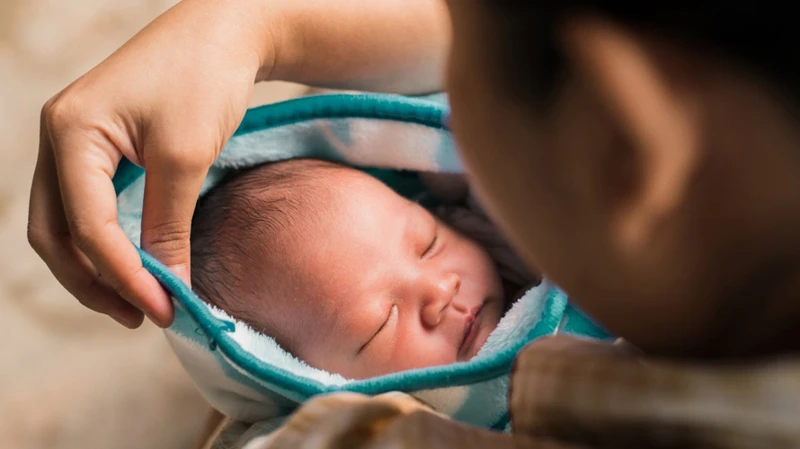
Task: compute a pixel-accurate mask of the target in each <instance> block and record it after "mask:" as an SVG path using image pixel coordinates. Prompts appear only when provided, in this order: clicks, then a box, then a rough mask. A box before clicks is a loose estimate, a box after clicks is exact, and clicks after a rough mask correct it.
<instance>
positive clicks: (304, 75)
mask: <svg viewBox="0 0 800 449" xmlns="http://www.w3.org/2000/svg"><path fill="white" fill-rule="evenodd" d="M197 30H203V32H202V33H198V32H197ZM448 30H449V26H448V22H447V14H446V10H445V6H444V5H443V4H441V3H439V2H431V1H428V0H381V1H375V2H367V3H365V2H361V1H355V0H352V1H349V0H348V1H337V2H329V1H327V0H312V1H303V2H296V1H293V0H241V1H236V2H228V1H223V0H210V1H208V0H185V1H182V2H180V3H179V4H177V5H176V6H175V7H173V8H172V9H171V10H169V11H168V12H166V13H165V14H164V15H162V16H161V17H159V18H158V19H156V20H155V21H154V22H153V23H151V24H150V25H148V26H147V27H146V28H145V29H143V30H142V31H141V32H139V33H138V34H137V35H136V36H135V37H134V38H133V39H131V40H130V41H129V42H128V43H127V44H125V45H124V46H123V47H122V48H120V49H119V50H118V51H116V52H115V53H114V54H113V55H111V56H110V57H109V58H108V59H106V60H105V61H103V62H102V63H101V64H99V65H98V66H97V67H95V68H94V69H92V70H91V71H90V72H89V73H87V74H86V75H84V76H83V77H81V78H80V79H78V80H76V81H75V82H74V83H73V84H71V85H70V86H68V87H67V88H66V89H64V90H63V91H62V92H60V93H58V94H57V95H56V96H54V97H53V98H52V99H51V100H50V101H48V102H47V103H46V104H45V105H44V108H43V110H42V120H41V133H40V147H39V158H38V161H37V165H36V170H35V173H34V179H33V185H32V188H31V202H30V213H29V224H28V239H29V241H30V243H31V246H33V248H34V249H35V250H36V252H37V253H38V254H39V255H40V256H41V257H42V259H43V260H44V261H45V262H46V263H47V265H48V267H49V268H50V270H51V271H52V272H53V274H54V275H55V277H56V278H57V279H58V280H59V282H61V283H62V284H63V285H64V287H65V288H66V289H67V290H69V292H70V293H72V294H73V295H74V296H75V297H76V298H77V299H78V300H79V301H80V302H81V303H82V304H84V305H85V306H86V307H88V308H90V309H92V310H95V311H98V312H101V313H105V314H108V315H110V316H111V317H112V318H114V319H116V320H117V321H119V322H120V323H122V324H123V325H125V326H128V327H131V328H135V327H138V326H139V325H140V324H141V322H142V320H143V316H142V311H143V312H144V313H146V314H147V315H148V316H149V317H150V318H151V319H152V320H153V321H154V322H155V323H156V324H158V325H160V326H167V325H169V324H170V323H171V322H172V319H173V314H172V304H171V302H170V300H169V298H168V296H167V294H166V293H165V292H164V291H163V290H162V288H161V287H160V286H159V284H158V283H157V281H156V280H155V278H153V277H152V276H151V275H150V274H149V273H147V271H146V270H144V269H143V268H142V264H141V261H140V260H139V257H138V256H137V254H136V252H135V251H134V248H133V246H132V245H131V244H130V242H129V241H128V239H127V238H126V237H125V235H124V233H123V232H122V230H121V229H120V228H119V226H118V225H117V220H116V196H115V195H114V190H113V187H112V184H111V178H112V176H113V174H114V172H115V170H116V167H117V164H118V163H119V161H120V159H121V158H122V157H123V156H124V157H126V158H128V159H129V160H131V161H132V162H134V163H135V164H138V165H141V166H143V167H145V169H146V170H147V186H146V189H145V200H144V211H143V217H142V246H143V247H144V248H145V249H146V250H148V251H149V252H150V253H151V254H153V255H154V256H155V257H156V258H158V259H159V260H160V261H162V262H163V263H164V264H166V265H167V266H168V267H170V268H171V269H172V270H173V271H174V272H175V273H176V274H178V275H179V276H181V277H182V278H183V279H184V280H186V281H187V282H189V279H190V276H189V272H190V266H189V259H190V249H189V234H190V229H191V217H192V214H193V211H194V206H195V201H196V199H197V197H198V194H199V191H200V187H201V185H202V182H203V179H204V178H205V175H206V173H207V171H208V168H209V167H210V166H211V164H212V163H213V162H214V160H215V159H216V157H217V156H218V155H219V153H220V151H221V149H222V147H223V146H224V144H225V142H226V141H227V140H228V139H229V138H230V136H231V135H232V134H233V132H234V130H235V129H236V127H237V126H238V124H239V122H240V121H241V119H242V117H243V115H244V112H245V110H246V107H247V102H248V99H249V95H250V91H251V89H252V86H253V83H254V82H255V81H261V80H267V79H286V80H294V81H297V82H304V83H309V84H316V85H324V86H329V87H343V88H351V89H367V90H388V91H394V92H400V93H422V92H428V91H432V90H436V89H437V88H439V87H440V86H441V81H442V80H441V77H442V72H443V69H442V68H443V65H444V60H445V50H446V46H447V40H448V37H449V36H448ZM354 50H355V51H354ZM200 93H201V94H200Z"/></svg>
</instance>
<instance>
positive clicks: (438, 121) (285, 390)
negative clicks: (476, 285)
mask: <svg viewBox="0 0 800 449" xmlns="http://www.w3.org/2000/svg"><path fill="white" fill-rule="evenodd" d="M447 114H448V108H447V106H446V98H445V97H444V96H443V95H434V96H428V97H422V98H409V97H403V96H395V95H379V94H341V95H321V96H314V97H305V98H301V99H297V100H291V101H287V102H283V103H278V104H274V105H268V106H262V107H260V108H255V109H252V110H250V111H248V112H247V114H246V115H245V117H244V119H243V121H242V124H241V126H240V127H239V129H238V131H237V132H236V133H235V134H234V136H233V137H232V138H231V140H230V141H229V142H228V144H227V146H226V147H225V149H224V150H223V152H222V153H221V155H220V157H219V158H218V160H217V161H216V163H215V164H214V166H213V167H212V169H211V171H210V172H209V174H208V177H207V179H206V182H205V184H204V186H203V191H202V194H205V193H206V192H208V190H209V189H211V188H213V187H214V185H215V184H216V183H217V182H219V181H220V180H221V179H222V178H223V177H224V176H225V174H226V173H229V172H230V171H231V170H234V169H240V168H245V167H249V166H253V165H256V164H261V163H264V162H269V161H280V160H287V159H292V158H298V157H313V158H319V159H326V160H331V161H335V162H340V163H344V164H348V165H350V166H353V167H375V168H386V169H397V170H412V171H419V172H441V173H460V172H462V165H461V162H460V160H459V158H458V156H457V152H456V148H455V145H454V142H453V140H452V137H451V135H450V132H449V130H448V128H447V126H446V117H447ZM114 183H115V187H116V189H117V194H118V213H119V221H120V224H121V225H122V227H123V229H124V230H125V232H126V233H127V235H128V236H129V237H130V238H131V240H132V241H133V242H134V243H135V244H136V245H137V248H138V244H139V241H140V234H141V228H140V222H141V213H142V200H143V195H144V173H143V171H142V170H141V169H140V168H139V167H136V166H134V165H132V164H130V163H128V162H127V161H123V163H122V164H120V167H119V169H118V171H117V175H116V176H115V179H114ZM139 251H140V255H141V257H142V260H143V263H144V266H145V268H147V269H148V270H149V271H150V272H152V273H153V274H154V275H155V276H156V277H157V278H158V279H159V280H160V281H161V282H162V284H163V285H164V286H165V287H166V288H167V289H168V290H169V292H170V293H171V295H172V296H173V298H174V303H175V322H174V323H173V324H172V326H171V327H169V328H168V329H167V330H166V335H167V338H168V340H169V342H170V344H171V345H172V347H173V348H174V350H175V353H176V354H177V355H178V358H179V359H180V361H181V362H182V364H183V365H184V367H185V368H186V370H187V371H188V372H189V374H190V375H191V377H192V378H193V379H194V381H195V383H196V384H197V386H198V388H199V389H200V391H201V392H202V393H203V395H204V396H205V397H206V399H207V400H208V401H209V402H210V403H211V404H212V405H213V406H214V407H215V408H217V409H218V410H220V411H221V412H223V413H224V414H226V415H228V416H230V417H232V418H234V419H238V420H245V421H249V422H254V421H263V420H270V419H273V418H280V417H283V416H287V415H288V414H289V413H291V412H292V411H293V410H294V409H295V408H296V407H297V406H298V405H299V404H301V403H303V402H304V401H305V400H306V399H308V398H309V397H311V396H313V395H317V394H322V393H328V392H334V391H352V392H358V393H364V394H379V393H383V392H387V391H403V392H407V393H411V394H413V395H414V396H416V397H417V398H419V399H420V400H422V401H424V402H425V403H427V404H429V405H431V406H432V407H434V408H435V409H436V410H438V411H440V412H442V413H445V414H447V415H450V416H452V417H453V418H454V419H457V420H460V421H464V422H466V423H470V424H474V425H478V426H484V427H491V428H496V429H504V428H506V426H507V423H508V411H507V405H506V404H507V399H506V396H507V390H508V380H509V379H508V375H509V372H510V370H511V365H512V362H513V360H514V356H515V355H516V353H517V352H518V351H519V350H520V349H521V348H522V347H523V346H524V345H525V344H526V343H528V342H530V341H531V340H533V339H535V338H538V337H541V336H546V335H552V334H556V333H571V334H577V335H583V336H587V337H594V338H608V335H607V334H606V333H605V332H604V331H603V330H602V329H600V328H598V327H597V326H595V325H594V324H593V323H592V322H591V321H590V320H588V319H586V318H585V317H584V316H583V315H582V314H581V313H579V312H578V311H577V310H576V309H574V308H573V307H572V306H571V305H570V304H569V301H568V300H567V297H566V296H565V294H564V293H563V292H561V291H560V290H559V289H558V288H557V287H555V286H554V285H552V284H550V283H549V282H547V281H544V282H542V283H541V284H540V285H539V286H537V287H535V288H533V289H531V290H530V291H528V292H527V293H526V294H525V295H524V296H523V297H522V298H521V299H519V300H518V301H517V302H516V303H515V304H514V305H513V306H512V308H511V310H510V311H509V312H508V313H507V314H506V315H505V316H504V317H503V318H502V320H501V322H500V324H499V325H498V327H497V328H496V329H495V330H494V331H493V333H492V334H491V336H490V337H489V339H488V341H487V342H486V344H485V345H484V346H483V348H482V349H481V350H480V352H479V353H478V355H477V356H476V357H474V358H473V359H472V360H470V361H468V362H463V363H456V364H453V365H447V366H436V367H428V368H423V369H417V370H412V371H405V372H400V373H394V374H389V375H386V376H381V377H377V378H371V379H365V380H348V379H345V378H343V377H341V376H339V375H336V374H332V373H328V372H325V371H322V370H319V369H316V368H313V367H310V366H309V365H307V364H305V363H304V362H302V361H301V360H298V359H296V358H295V357H293V356H292V355H290V354H289V353H287V352H286V351H284V350H283V349H282V348H281V347H280V346H279V345H278V344H277V343H276V342H275V340H273V339H272V338H270V337H268V336H266V335H263V334H261V333H258V332H256V331H254V330H252V329H250V328H249V327H248V326H246V325H245V324H243V323H241V322H238V321H237V320H236V319H234V318H232V317H230V316H229V315H228V314H226V313H225V312H223V311H221V310H219V309H217V308H215V307H213V306H211V305H209V304H207V303H205V302H203V301H202V300H201V299H199V298H198V297H197V296H196V295H195V294H194V293H193V292H192V291H191V290H190V289H189V288H188V286H186V285H185V284H184V283H183V282H182V281H181V280H180V279H178V278H177V277H176V276H174V275H173V274H172V273H171V272H169V271H168V270H167V269H166V268H165V267H164V266H163V265H161V264H160V263H159V262H158V261H156V260H155V259H153V258H152V257H151V256H149V255H148V254H147V253H145V252H144V251H141V250H139ZM266 275H267V276H268V275H269V274H268V273H267V274H266Z"/></svg>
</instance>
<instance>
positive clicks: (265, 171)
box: [192, 159, 519, 379]
mask: <svg viewBox="0 0 800 449" xmlns="http://www.w3.org/2000/svg"><path fill="white" fill-rule="evenodd" d="M192 284H193V287H194V289H195V291H196V292H197V293H198V295H199V296H200V297H201V298H203V299H204V300H205V301H207V302H209V303H211V304H214V305H216V306H217V307H219V308H221V309H223V310H225V311H226V312H227V313H229V314H230V315H231V316H233V317H235V318H237V319H239V320H241V321H243V322H245V323H247V324H248V325H250V326H251V327H253V328H254V329H255V330H257V331H260V332H263V333H265V334H267V335H269V336H271V337H273V338H274V339H275V340H276V341H277V342H278V344H279V345H281V347H283V348H284V349H286V350H287V351H289V352H290V353H292V354H293V355H295V356H296V357H298V358H300V359H302V360H304V361H305V362H306V363H308V364H310V365H311V366H314V367H317V368H321V369H324V370H326V371H329V372H335V373H339V374H341V375H343V376H345V377H347V378H353V379H358V378H367V377H372V376H377V375H382V374H387V373H391V372H396V371H402V370H407V369H412V368H420V367H426V366H433V365H443V364H449V363H453V362H457V361H466V360H469V359H470V358H472V357H473V356H474V355H475V354H476V353H477V352H478V350H479V349H480V348H481V346H482V345H483V344H484V342H485V341H486V339H487V338H488V336H489V334H490V333H491V332H492V330H493V329H494V328H495V327H496V326H497V324H498V322H499V320H500V318H501V316H502V314H503V312H504V310H505V308H506V304H507V299H506V295H505V292H504V283H503V280H501V276H500V274H499V271H498V268H497V266H496V264H495V261H493V259H492V258H491V257H490V255H489V254H488V253H487V250H486V249H484V247H482V246H481V245H479V244H478V243H477V242H476V241H474V240H473V239H470V238H467V237H465V236H464V235H463V234H462V233H460V232H457V231H456V230H454V229H453V228H452V227H451V226H449V225H447V224H445V223H444V222H443V221H442V220H440V219H438V218H437V217H435V216H434V215H433V214H431V213H430V212H429V211H428V210H426V209H425V208H423V207H422V206H420V205H419V204H417V203H415V202H412V201H409V200H407V199H405V198H403V197H402V196H400V195H399V194H397V193H395V192H394V191H393V190H391V189H390V188H389V187H387V186H386V185H385V184H383V183H382V182H380V181H379V180H377V179H376V178H374V177H372V176H370V175H368V174H366V173H364V172H361V171H359V170H356V169H352V168H349V167H343V166H340V165H336V164H333V163H329V162H322V161H317V160H307V159H306V160H293V161H287V162H280V163H274V164H267V165H262V166H259V167H256V168H253V169H249V170H247V171H245V172H243V173H241V174H238V175H236V176H235V177H232V178H231V179H228V180H226V181H224V182H223V183H221V184H220V185H219V186H217V187H216V188H215V189H213V190H212V191H211V192H209V194H208V195H206V196H205V197H204V198H203V199H202V200H201V201H200V202H199V203H198V206H197V211H196V213H195V217H194V220H193V222H192ZM518 287H519V285H518Z"/></svg>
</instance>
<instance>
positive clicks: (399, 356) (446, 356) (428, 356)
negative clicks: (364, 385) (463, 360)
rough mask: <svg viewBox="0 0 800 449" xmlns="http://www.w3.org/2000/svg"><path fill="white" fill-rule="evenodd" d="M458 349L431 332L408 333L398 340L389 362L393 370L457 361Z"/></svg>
mask: <svg viewBox="0 0 800 449" xmlns="http://www.w3.org/2000/svg"><path fill="white" fill-rule="evenodd" d="M456 352H457V350H456V349H455V348H453V347H452V345H451V344H449V343H447V342H446V341H444V340H442V339H441V338H437V336H433V335H430V334H422V333H421V334H420V335H407V336H405V338H402V339H401V340H399V341H398V344H397V345H396V346H395V350H394V353H393V354H392V356H391V359H390V360H388V361H387V363H388V364H389V365H390V366H391V369H392V371H404V370H409V369H415V368H424V367H428V366H437V365H447V364H450V363H455V362H456V361H457V360H456Z"/></svg>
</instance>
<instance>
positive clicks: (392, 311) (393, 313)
mask: <svg viewBox="0 0 800 449" xmlns="http://www.w3.org/2000/svg"><path fill="white" fill-rule="evenodd" d="M397 318H398V310H397V304H392V306H391V308H389V312H388V313H387V314H386V319H384V320H383V321H382V322H381V326H380V327H379V328H378V330H377V331H375V333H374V334H373V335H372V337H370V339H369V340H367V342H366V343H364V344H363V345H361V348H359V350H358V352H357V353H356V355H358V354H361V353H362V352H363V351H364V350H365V349H366V348H367V347H368V346H370V344H372V343H373V342H374V341H375V340H376V339H377V338H378V337H379V336H380V335H381V333H383V332H384V331H386V330H388V328H389V327H390V326H391V325H392V324H393V322H394V321H397Z"/></svg>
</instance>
